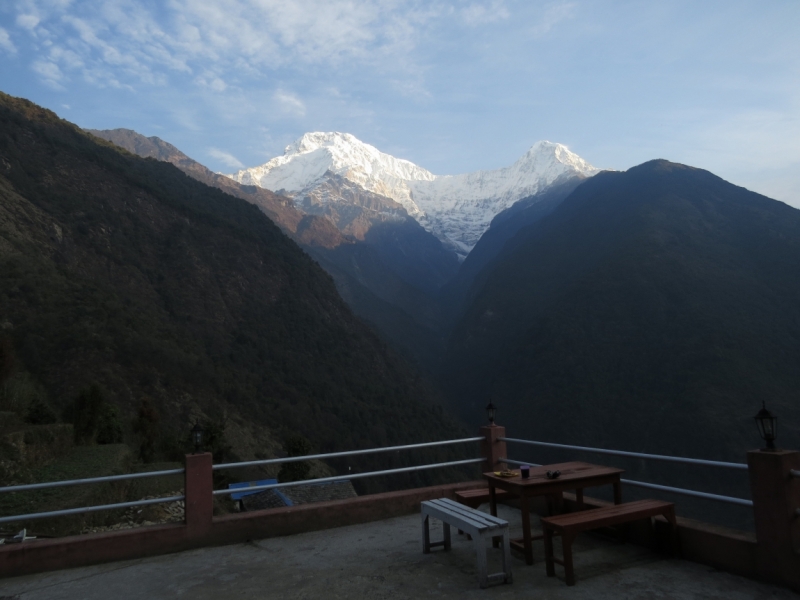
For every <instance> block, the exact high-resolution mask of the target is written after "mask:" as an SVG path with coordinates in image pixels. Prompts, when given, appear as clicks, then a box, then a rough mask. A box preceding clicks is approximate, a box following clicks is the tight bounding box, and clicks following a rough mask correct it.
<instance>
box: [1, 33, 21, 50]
mask: <svg viewBox="0 0 800 600" xmlns="http://www.w3.org/2000/svg"><path fill="white" fill-rule="evenodd" d="M0 48H2V49H3V50H5V51H6V52H9V53H11V54H16V52H17V47H16V46H15V45H14V42H12V41H11V36H9V35H8V31H6V30H5V29H3V28H2V27H0Z"/></svg>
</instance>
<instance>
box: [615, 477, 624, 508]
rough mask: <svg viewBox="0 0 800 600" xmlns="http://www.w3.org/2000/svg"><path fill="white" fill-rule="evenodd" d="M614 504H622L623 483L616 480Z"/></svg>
mask: <svg viewBox="0 0 800 600" xmlns="http://www.w3.org/2000/svg"><path fill="white" fill-rule="evenodd" d="M614 504H622V483H621V482H620V481H615V482H614Z"/></svg>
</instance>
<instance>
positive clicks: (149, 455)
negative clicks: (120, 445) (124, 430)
mask: <svg viewBox="0 0 800 600" xmlns="http://www.w3.org/2000/svg"><path fill="white" fill-rule="evenodd" d="M159 420H160V416H159V414H158V411H157V410H156V409H155V407H154V406H153V401H152V399H151V398H150V397H149V396H143V397H142V401H141V403H140V404H139V412H138V414H137V416H136V421H135V422H134V424H133V431H134V432H135V433H137V434H138V435H139V458H141V459H142V460H143V461H144V462H152V461H153V460H154V459H155V454H156V442H157V441H158V425H159Z"/></svg>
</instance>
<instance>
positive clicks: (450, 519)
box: [420, 498, 511, 588]
mask: <svg viewBox="0 0 800 600" xmlns="http://www.w3.org/2000/svg"><path fill="white" fill-rule="evenodd" d="M420 512H421V514H422V552H423V554H429V553H430V551H431V548H433V547H436V546H444V549H445V550H449V549H450V526H451V525H452V526H453V527H457V528H458V529H460V530H463V531H466V532H467V533H468V534H470V535H471V536H472V539H473V540H474V542H475V552H476V554H477V556H478V583H479V584H480V586H481V587H482V588H485V587H488V585H489V582H495V581H502V582H504V583H511V547H510V545H509V537H508V521H504V520H503V519H498V518H497V517H493V516H492V515H489V514H486V513H483V512H480V511H478V510H475V509H473V508H470V507H468V506H464V505H463V504H459V503H458V502H455V501H453V500H450V499H449V498H439V499H438V500H426V501H424V502H422V504H421V507H420ZM431 517H433V518H434V519H439V520H440V521H441V522H442V526H443V527H442V528H443V529H444V540H443V541H441V542H433V543H431V537H430V527H429V525H430V523H429V519H430V518H431ZM500 536H502V538H503V570H502V571H501V572H500V573H493V574H491V575H489V574H487V566H486V539H487V538H489V539H492V538H494V537H500Z"/></svg>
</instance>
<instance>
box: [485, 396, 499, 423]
mask: <svg viewBox="0 0 800 600" xmlns="http://www.w3.org/2000/svg"><path fill="white" fill-rule="evenodd" d="M496 412H497V408H496V407H495V405H494V404H492V401H491V399H490V400H489V404H487V405H486V415H487V416H488V417H489V425H490V426H492V427H494V415H495V413H496Z"/></svg>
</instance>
